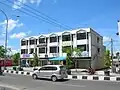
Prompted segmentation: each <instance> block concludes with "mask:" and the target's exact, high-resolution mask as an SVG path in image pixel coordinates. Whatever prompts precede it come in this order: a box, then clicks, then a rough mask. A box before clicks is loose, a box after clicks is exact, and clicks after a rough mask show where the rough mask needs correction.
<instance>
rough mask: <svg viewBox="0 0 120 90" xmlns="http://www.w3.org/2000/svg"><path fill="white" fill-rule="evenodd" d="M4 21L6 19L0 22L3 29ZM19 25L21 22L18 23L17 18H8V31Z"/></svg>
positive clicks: (21, 24) (4, 26) (5, 21)
mask: <svg viewBox="0 0 120 90" xmlns="http://www.w3.org/2000/svg"><path fill="white" fill-rule="evenodd" d="M6 23H7V20H4V22H1V23H0V26H2V27H3V29H4V30H5V29H6ZM21 26H23V23H19V20H13V19H9V20H8V32H10V31H12V30H13V29H14V28H16V27H21Z"/></svg>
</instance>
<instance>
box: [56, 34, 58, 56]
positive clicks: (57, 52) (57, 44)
mask: <svg viewBox="0 0 120 90" xmlns="http://www.w3.org/2000/svg"><path fill="white" fill-rule="evenodd" d="M56 37H57V51H56V52H57V57H58V56H59V52H58V47H59V46H58V45H59V41H58V35H57V36H56Z"/></svg>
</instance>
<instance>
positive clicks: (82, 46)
mask: <svg viewBox="0 0 120 90" xmlns="http://www.w3.org/2000/svg"><path fill="white" fill-rule="evenodd" d="M77 48H80V49H81V50H82V51H86V45H77Z"/></svg>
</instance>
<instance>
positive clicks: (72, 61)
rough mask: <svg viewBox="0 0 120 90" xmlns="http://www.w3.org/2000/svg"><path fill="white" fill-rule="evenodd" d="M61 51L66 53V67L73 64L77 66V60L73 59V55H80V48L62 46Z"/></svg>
mask: <svg viewBox="0 0 120 90" xmlns="http://www.w3.org/2000/svg"><path fill="white" fill-rule="evenodd" d="M63 52H65V53H66V54H67V57H66V66H67V68H71V66H72V65H74V67H75V68H76V66H77V60H76V59H75V57H76V56H77V57H80V56H81V53H82V50H81V49H80V48H72V49H71V48H63ZM72 57H74V59H72Z"/></svg>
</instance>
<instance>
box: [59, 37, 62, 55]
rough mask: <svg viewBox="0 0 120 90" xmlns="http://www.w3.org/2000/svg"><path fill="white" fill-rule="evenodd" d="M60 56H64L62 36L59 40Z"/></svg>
mask: <svg viewBox="0 0 120 90" xmlns="http://www.w3.org/2000/svg"><path fill="white" fill-rule="evenodd" d="M59 55H60V56H62V35H61V36H60V38H59Z"/></svg>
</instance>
